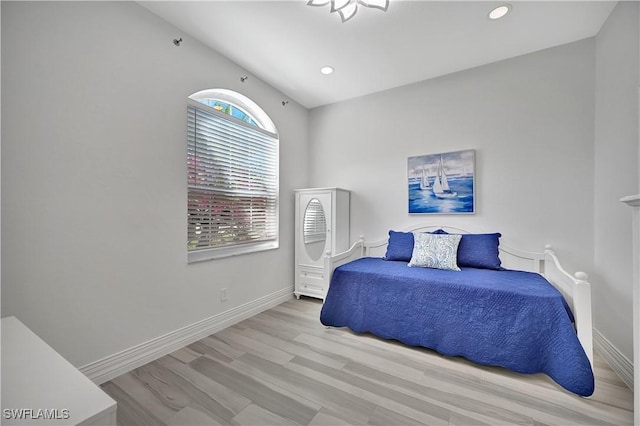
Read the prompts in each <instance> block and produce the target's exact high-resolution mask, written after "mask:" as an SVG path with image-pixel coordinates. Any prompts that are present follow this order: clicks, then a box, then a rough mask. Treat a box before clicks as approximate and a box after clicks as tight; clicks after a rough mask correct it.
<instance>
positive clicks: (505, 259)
mask: <svg viewBox="0 0 640 426" xmlns="http://www.w3.org/2000/svg"><path fill="white" fill-rule="evenodd" d="M437 229H442V230H444V231H446V232H448V233H450V234H473V233H480V232H474V231H468V230H465V229H460V228H456V227H453V226H434V225H428V224H418V225H414V226H411V227H409V228H406V229H402V232H433V231H435V230H437ZM483 233H484V232H483ZM361 238H362V237H361ZM362 240H363V250H364V252H363V253H364V256H371V257H383V256H384V255H385V253H386V251H387V243H388V242H389V239H388V237H385V238H384V239H383V240H377V241H372V242H367V241H364V239H363V238H362ZM498 249H499V251H500V260H501V262H502V266H503V267H505V268H507V269H519V270H524V271H530V272H538V273H540V274H544V253H543V252H541V253H535V252H527V251H522V250H518V249H514V248H511V247H509V246H506V245H504V244H502V242H501V243H500V246H499V247H498Z"/></svg>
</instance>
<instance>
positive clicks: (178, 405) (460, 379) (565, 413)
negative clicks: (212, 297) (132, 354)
mask: <svg viewBox="0 0 640 426" xmlns="http://www.w3.org/2000/svg"><path fill="white" fill-rule="evenodd" d="M320 308H321V304H320V302H319V301H317V300H314V299H305V298H302V299H300V300H291V301H289V302H286V303H283V304H282V305H280V306H277V307H275V308H273V309H270V310H268V311H266V312H263V313H261V314H259V315H256V316H255V317H252V318H250V319H248V320H245V321H242V322H241V323H239V324H236V325H235V326H232V327H229V328H227V329H225V330H223V331H221V332H219V333H216V334H214V335H211V336H209V337H206V338H204V339H202V340H200V341H198V342H196V343H194V344H191V345H189V346H187V347H185V348H182V349H180V350H178V351H176V352H174V353H172V354H170V355H167V356H165V357H163V358H160V359H158V360H156V361H154V362H151V363H149V364H147V365H145V366H143V367H140V368H137V369H135V370H133V371H131V372H129V373H127V374H124V375H122V376H119V377H117V378H115V379H114V380H112V381H110V382H107V383H105V384H103V385H102V388H103V389H104V390H105V391H106V392H107V393H108V394H109V395H111V396H112V397H113V398H114V399H115V400H116V401H117V402H118V424H119V425H171V426H174V425H175V426H177V425H180V426H188V425H193V426H203V425H380V426H388V425H417V424H428V425H459V426H461V425H508V424H509V425H510V424H517V425H532V426H533V425H536V426H540V425H627V424H628V425H631V424H633V393H632V391H631V390H630V389H629V388H627V387H626V386H625V385H624V383H623V382H622V381H621V380H620V379H619V378H618V377H617V376H616V374H615V373H614V372H613V371H612V370H611V369H610V368H609V366H608V365H607V364H606V363H605V362H604V361H603V360H602V358H600V357H599V356H598V355H597V354H596V359H595V374H596V391H595V393H594V395H593V396H592V397H590V398H581V397H578V396H576V395H574V394H571V393H569V392H567V391H565V390H563V389H562V388H561V387H559V386H558V385H556V384H555V382H553V381H552V380H551V379H550V378H548V377H547V376H546V375H543V374H535V375H521V374H516V373H512V372H510V371H508V370H505V369H502V368H498V367H485V366H479V365H476V364H473V363H471V362H469V361H467V360H465V359H463V358H451V357H444V356H442V355H439V354H438V353H436V352H434V351H431V350H428V349H423V348H412V347H407V346H404V345H402V344H401V343H398V342H394V341H387V340H382V339H378V338H376V337H375V336H372V335H368V334H364V335H358V334H355V333H352V332H350V331H349V330H347V329H327V328H325V327H324V326H322V324H320V321H319V319H318V318H319V313H320Z"/></svg>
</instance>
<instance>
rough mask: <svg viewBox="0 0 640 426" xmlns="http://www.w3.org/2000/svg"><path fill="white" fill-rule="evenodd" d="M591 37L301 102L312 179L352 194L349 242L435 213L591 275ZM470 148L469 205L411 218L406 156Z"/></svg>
mask: <svg viewBox="0 0 640 426" xmlns="http://www.w3.org/2000/svg"><path fill="white" fill-rule="evenodd" d="M594 71H595V40H594V39H593V38H590V39H586V40H583V41H579V42H575V43H571V44H568V45H564V46H560V47H556V48H551V49H547V50H543V51H540V52H536V53H532V54H528V55H524V56H520V57H517V58H513V59H509V60H505V61H501V62H497V63H493V64H489V65H486V66H481V67H478V68H474V69H470V70H467V71H462V72H458V73H455V74H450V75H446V76H443V77H439V78H434V79H431V80H427V81H423V82H419V83H416V84H412V85H408V86H405V87H400V88H397V89H393V90H389V91H385V92H381V93H377V94H373V95H370V96H365V97H362V98H358V99H354V100H350V101H346V102H341V103H337V104H333V105H329V106H325V107H319V108H316V109H313V110H311V113H310V138H311V158H313V159H314V161H312V162H311V167H310V173H311V174H310V180H311V184H312V185H316V186H340V187H343V188H345V189H350V190H352V191H353V194H352V199H351V205H352V210H351V239H352V241H353V240H355V239H357V238H358V236H359V235H364V236H365V237H366V238H370V239H381V238H384V237H386V233H387V231H388V230H389V229H390V228H392V229H398V228H402V227H405V226H407V225H409V224H412V223H419V222H424V221H434V222H436V223H446V224H452V225H457V226H459V227H461V228H464V229H474V230H475V229H480V230H485V231H499V232H501V233H502V234H503V238H502V241H503V242H508V243H509V245H511V246H513V247H517V248H521V249H525V250H531V251H542V250H543V249H544V246H545V244H552V245H553V247H554V248H555V249H556V251H557V252H558V254H559V256H560V257H561V259H563V260H564V262H565V264H566V266H567V267H568V268H569V269H572V270H575V269H576V268H580V269H582V270H584V271H586V272H587V273H591V272H593V209H594V194H593V180H594V171H593V164H594V149H593V129H594V90H593V88H594ZM470 148H473V149H475V150H476V213H475V214H473V215H409V214H408V213H407V203H408V202H407V157H409V156H417V155H423V154H435V153H439V152H448V151H457V150H463V149H470Z"/></svg>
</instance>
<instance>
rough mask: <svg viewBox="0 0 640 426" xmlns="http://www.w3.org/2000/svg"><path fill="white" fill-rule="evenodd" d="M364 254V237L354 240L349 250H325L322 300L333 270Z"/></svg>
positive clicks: (327, 289)
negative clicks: (337, 251) (335, 252)
mask: <svg viewBox="0 0 640 426" xmlns="http://www.w3.org/2000/svg"><path fill="white" fill-rule="evenodd" d="M362 256H364V237H360V239H359V240H358V241H356V242H355V243H354V244H353V245H352V246H351V247H350V248H349V250H347V251H345V252H342V253H337V254H335V255H332V254H331V252H329V251H327V253H326V254H325V256H324V274H323V276H324V281H325V282H324V297H323V298H322V300H324V299H325V298H326V296H327V292H328V291H329V284H330V283H331V277H332V276H333V271H334V270H335V269H336V268H337V267H338V266H342V265H344V264H345V263H349V262H351V261H353V260H356V259H359V258H361V257H362Z"/></svg>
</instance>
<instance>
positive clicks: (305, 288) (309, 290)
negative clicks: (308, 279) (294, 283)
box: [297, 280, 324, 298]
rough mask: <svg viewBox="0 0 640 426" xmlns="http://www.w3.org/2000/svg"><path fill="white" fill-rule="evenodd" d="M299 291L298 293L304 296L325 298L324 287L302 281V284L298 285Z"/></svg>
mask: <svg viewBox="0 0 640 426" xmlns="http://www.w3.org/2000/svg"><path fill="white" fill-rule="evenodd" d="M297 290H298V293H300V294H304V295H307V296H314V297H320V298H323V297H324V287H321V286H317V285H313V284H309V283H305V282H304V281H303V280H301V281H300V284H298V289H297Z"/></svg>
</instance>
